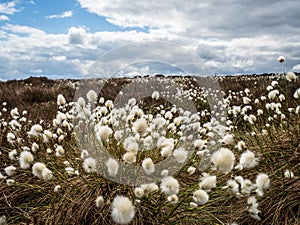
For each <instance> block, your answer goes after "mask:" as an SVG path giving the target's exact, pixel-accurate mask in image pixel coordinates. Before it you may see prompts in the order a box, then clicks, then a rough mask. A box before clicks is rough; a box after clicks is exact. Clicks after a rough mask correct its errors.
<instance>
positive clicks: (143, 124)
mask: <svg viewBox="0 0 300 225" xmlns="http://www.w3.org/2000/svg"><path fill="white" fill-rule="evenodd" d="M147 128H148V125H147V121H146V120H145V119H144V118H141V119H138V120H136V121H135V122H134V123H133V125H132V130H133V131H134V132H135V133H136V134H139V135H141V136H144V134H145V133H146V131H147Z"/></svg>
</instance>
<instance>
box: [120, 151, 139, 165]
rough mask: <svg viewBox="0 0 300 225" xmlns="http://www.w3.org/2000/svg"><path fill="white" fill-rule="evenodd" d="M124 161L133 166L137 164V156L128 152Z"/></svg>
mask: <svg viewBox="0 0 300 225" xmlns="http://www.w3.org/2000/svg"><path fill="white" fill-rule="evenodd" d="M122 159H123V160H124V162H126V163H128V164H132V163H135V162H136V155H135V154H134V153H133V152H126V153H125V154H124V155H123V157H122Z"/></svg>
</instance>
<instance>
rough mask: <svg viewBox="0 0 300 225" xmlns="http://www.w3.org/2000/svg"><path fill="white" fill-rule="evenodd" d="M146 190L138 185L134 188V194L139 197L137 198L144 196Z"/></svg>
mask: <svg viewBox="0 0 300 225" xmlns="http://www.w3.org/2000/svg"><path fill="white" fill-rule="evenodd" d="M144 194H145V192H144V189H143V188H141V187H136V188H135V189H134V195H135V196H136V197H137V198H142V197H143V196H144Z"/></svg>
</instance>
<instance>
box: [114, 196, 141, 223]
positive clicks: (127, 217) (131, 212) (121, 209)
mask: <svg viewBox="0 0 300 225" xmlns="http://www.w3.org/2000/svg"><path fill="white" fill-rule="evenodd" d="M111 216H112V219H113V221H114V222H116V223H118V224H128V223H130V222H131V220H132V219H133V218H134V216H135V208H134V206H133V204H132V202H131V201H130V200H129V198H127V197H124V196H116V197H115V198H114V200H113V202H112V211H111Z"/></svg>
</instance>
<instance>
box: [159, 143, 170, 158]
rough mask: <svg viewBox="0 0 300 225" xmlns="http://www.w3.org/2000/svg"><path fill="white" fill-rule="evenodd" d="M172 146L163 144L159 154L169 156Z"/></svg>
mask: <svg viewBox="0 0 300 225" xmlns="http://www.w3.org/2000/svg"><path fill="white" fill-rule="evenodd" d="M172 150H173V148H172V147H171V146H165V147H163V148H161V151H160V154H161V156H162V157H170V156H171V154H172Z"/></svg>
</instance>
